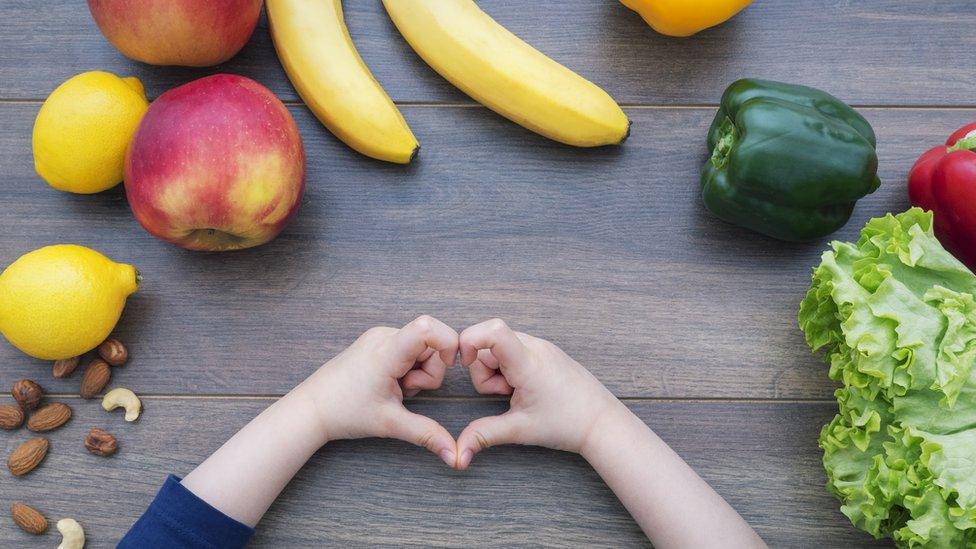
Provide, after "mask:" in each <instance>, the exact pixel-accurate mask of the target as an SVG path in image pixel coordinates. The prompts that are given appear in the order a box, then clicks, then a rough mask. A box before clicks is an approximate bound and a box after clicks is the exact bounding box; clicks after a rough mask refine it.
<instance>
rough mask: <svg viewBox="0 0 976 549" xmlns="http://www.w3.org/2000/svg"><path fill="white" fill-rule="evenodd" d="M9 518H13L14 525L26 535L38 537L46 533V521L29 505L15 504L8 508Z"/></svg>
mask: <svg viewBox="0 0 976 549" xmlns="http://www.w3.org/2000/svg"><path fill="white" fill-rule="evenodd" d="M10 516H12V517H13V518H14V524H16V525H17V526H20V529H21V530H23V531H25V532H27V533H28V534H34V535H35V536H39V535H41V534H43V533H44V532H46V531H47V519H46V518H44V515H42V514H41V512H40V511H38V510H37V509H34V508H33V507H31V506H30V505H25V504H23V503H15V504H13V505H11V506H10Z"/></svg>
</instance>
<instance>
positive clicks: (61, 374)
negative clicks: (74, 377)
mask: <svg viewBox="0 0 976 549" xmlns="http://www.w3.org/2000/svg"><path fill="white" fill-rule="evenodd" d="M80 359H81V357H80V356H76V357H72V358H65V359H62V360H55V361H54V367H53V368H52V369H51V375H53V376H54V377H55V378H57V379H62V378H66V377H70V376H71V374H73V373H74V372H75V368H77V367H78V361H79V360H80Z"/></svg>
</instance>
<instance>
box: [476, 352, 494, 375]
mask: <svg viewBox="0 0 976 549" xmlns="http://www.w3.org/2000/svg"><path fill="white" fill-rule="evenodd" d="M478 360H479V361H481V363H482V364H484V365H485V366H487V367H489V368H491V369H492V370H497V369H498V359H497V358H495V355H493V354H491V349H480V350H479V351H478Z"/></svg>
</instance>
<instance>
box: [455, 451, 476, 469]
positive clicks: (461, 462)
mask: <svg viewBox="0 0 976 549" xmlns="http://www.w3.org/2000/svg"><path fill="white" fill-rule="evenodd" d="M472 459H474V452H472V451H471V450H464V451H462V452H461V453H460V454H459V455H458V457H457V469H458V470H459V471H464V470H465V469H467V468H468V467H469V466H470V465H471V460H472Z"/></svg>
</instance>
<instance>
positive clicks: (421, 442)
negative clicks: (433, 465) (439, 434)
mask: <svg viewBox="0 0 976 549" xmlns="http://www.w3.org/2000/svg"><path fill="white" fill-rule="evenodd" d="M414 442H415V443H416V444H417V446H420V447H421V448H426V449H428V450H432V449H433V446H434V445H433V442H434V432H433V431H425V432H424V434H422V435H420V437H419V438H418V439H417V440H416V441H414Z"/></svg>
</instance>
